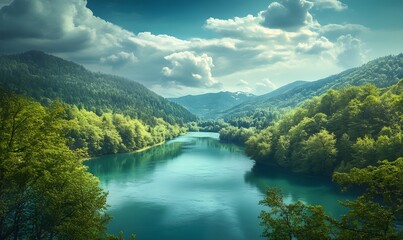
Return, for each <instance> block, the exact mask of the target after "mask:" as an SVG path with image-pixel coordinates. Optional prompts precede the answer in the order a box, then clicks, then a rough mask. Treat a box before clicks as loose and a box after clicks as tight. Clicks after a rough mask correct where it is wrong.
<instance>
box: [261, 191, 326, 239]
mask: <svg viewBox="0 0 403 240" xmlns="http://www.w3.org/2000/svg"><path fill="white" fill-rule="evenodd" d="M283 198H284V197H283V194H282V193H281V191H280V190H279V189H275V188H272V189H268V190H267V192H266V195H265V197H264V199H263V200H262V201H260V202H259V204H261V205H263V206H266V207H269V208H270V210H269V211H265V210H262V212H261V213H260V215H259V218H260V219H261V220H262V222H261V225H262V226H263V227H264V230H263V234H262V236H263V237H266V238H267V239H270V240H284V239H289V240H292V239H318V240H319V239H329V231H330V222H329V221H328V219H329V217H328V216H326V214H325V213H324V211H323V208H322V207H321V206H306V205H305V204H303V203H302V202H300V201H298V202H296V203H290V204H285V203H284V201H283Z"/></svg>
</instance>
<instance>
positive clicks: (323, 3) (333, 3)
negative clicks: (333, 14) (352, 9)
mask: <svg viewBox="0 0 403 240" xmlns="http://www.w3.org/2000/svg"><path fill="white" fill-rule="evenodd" d="M312 1H313V3H314V6H315V8H318V9H334V10H336V11H342V10H344V9H347V5H346V4H344V3H342V2H341V1H339V0H312Z"/></svg>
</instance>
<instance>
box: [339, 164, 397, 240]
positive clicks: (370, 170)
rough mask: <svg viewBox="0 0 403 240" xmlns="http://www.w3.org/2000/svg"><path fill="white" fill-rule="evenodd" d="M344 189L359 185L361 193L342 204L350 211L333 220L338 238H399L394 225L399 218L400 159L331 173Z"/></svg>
mask: <svg viewBox="0 0 403 240" xmlns="http://www.w3.org/2000/svg"><path fill="white" fill-rule="evenodd" d="M333 179H334V181H336V182H337V183H338V184H340V185H341V186H343V187H344V190H346V189H348V188H350V187H352V186H359V187H361V188H362V189H363V190H364V194H363V195H361V196H359V197H358V198H357V199H356V200H354V201H347V202H344V203H342V204H343V206H345V207H348V208H349V209H350V211H349V212H348V214H346V215H344V216H343V217H342V219H341V221H340V222H338V223H337V227H338V228H339V229H340V230H339V238H340V239H352V238H354V239H402V237H403V232H402V231H401V229H400V230H399V231H397V229H396V228H395V226H394V224H395V223H397V222H402V221H403V158H402V157H400V158H398V159H397V160H395V161H393V162H389V161H382V162H379V166H377V167H375V166H369V167H367V168H364V169H358V168H353V169H352V170H351V171H350V172H348V173H335V174H334V176H333Z"/></svg>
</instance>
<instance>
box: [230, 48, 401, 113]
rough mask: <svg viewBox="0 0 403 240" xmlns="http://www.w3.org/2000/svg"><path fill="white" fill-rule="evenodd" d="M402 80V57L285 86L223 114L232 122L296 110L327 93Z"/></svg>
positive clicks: (394, 57) (390, 57)
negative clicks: (267, 111)
mask: <svg viewBox="0 0 403 240" xmlns="http://www.w3.org/2000/svg"><path fill="white" fill-rule="evenodd" d="M401 78H403V54H399V55H396V56H386V57H382V58H378V59H375V60H373V61H370V62H368V63H367V64H364V65H363V66H361V67H358V68H353V69H349V70H346V71H343V72H341V73H339V74H336V75H333V76H330V77H327V78H324V79H321V80H317V81H314V82H306V83H303V84H301V85H296V86H293V87H290V86H288V85H286V86H285V87H287V91H284V92H282V93H281V94H276V93H275V91H273V92H272V93H269V94H267V96H265V97H261V98H256V99H253V100H250V101H248V102H245V103H242V104H240V105H237V106H235V107H233V108H232V109H229V110H228V111H226V112H225V113H224V116H225V117H226V118H231V117H233V116H239V115H245V114H248V113H250V112H253V111H254V110H256V109H259V108H268V107H277V108H285V107H295V106H297V105H298V104H300V103H302V102H303V101H305V100H307V99H310V98H312V97H314V96H319V95H321V94H323V93H325V92H326V91H327V90H329V89H340V88H343V87H346V86H360V85H365V84H373V85H375V86H377V87H381V88H383V87H388V86H391V85H393V84H396V83H397V82H398V81H399V79H401ZM291 84H293V83H291ZM280 89H281V88H280ZM280 89H278V90H280Z"/></svg>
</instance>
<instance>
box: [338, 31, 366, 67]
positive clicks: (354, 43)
mask: <svg viewBox="0 0 403 240" xmlns="http://www.w3.org/2000/svg"><path fill="white" fill-rule="evenodd" d="M336 44H337V51H338V52H337V64H339V65H340V66H341V67H343V68H351V67H357V66H359V65H361V64H362V63H363V62H364V59H365V55H364V53H363V52H364V51H363V43H362V41H361V40H359V39H357V38H354V37H352V36H351V35H344V36H341V37H339V39H337V43H336Z"/></svg>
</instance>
